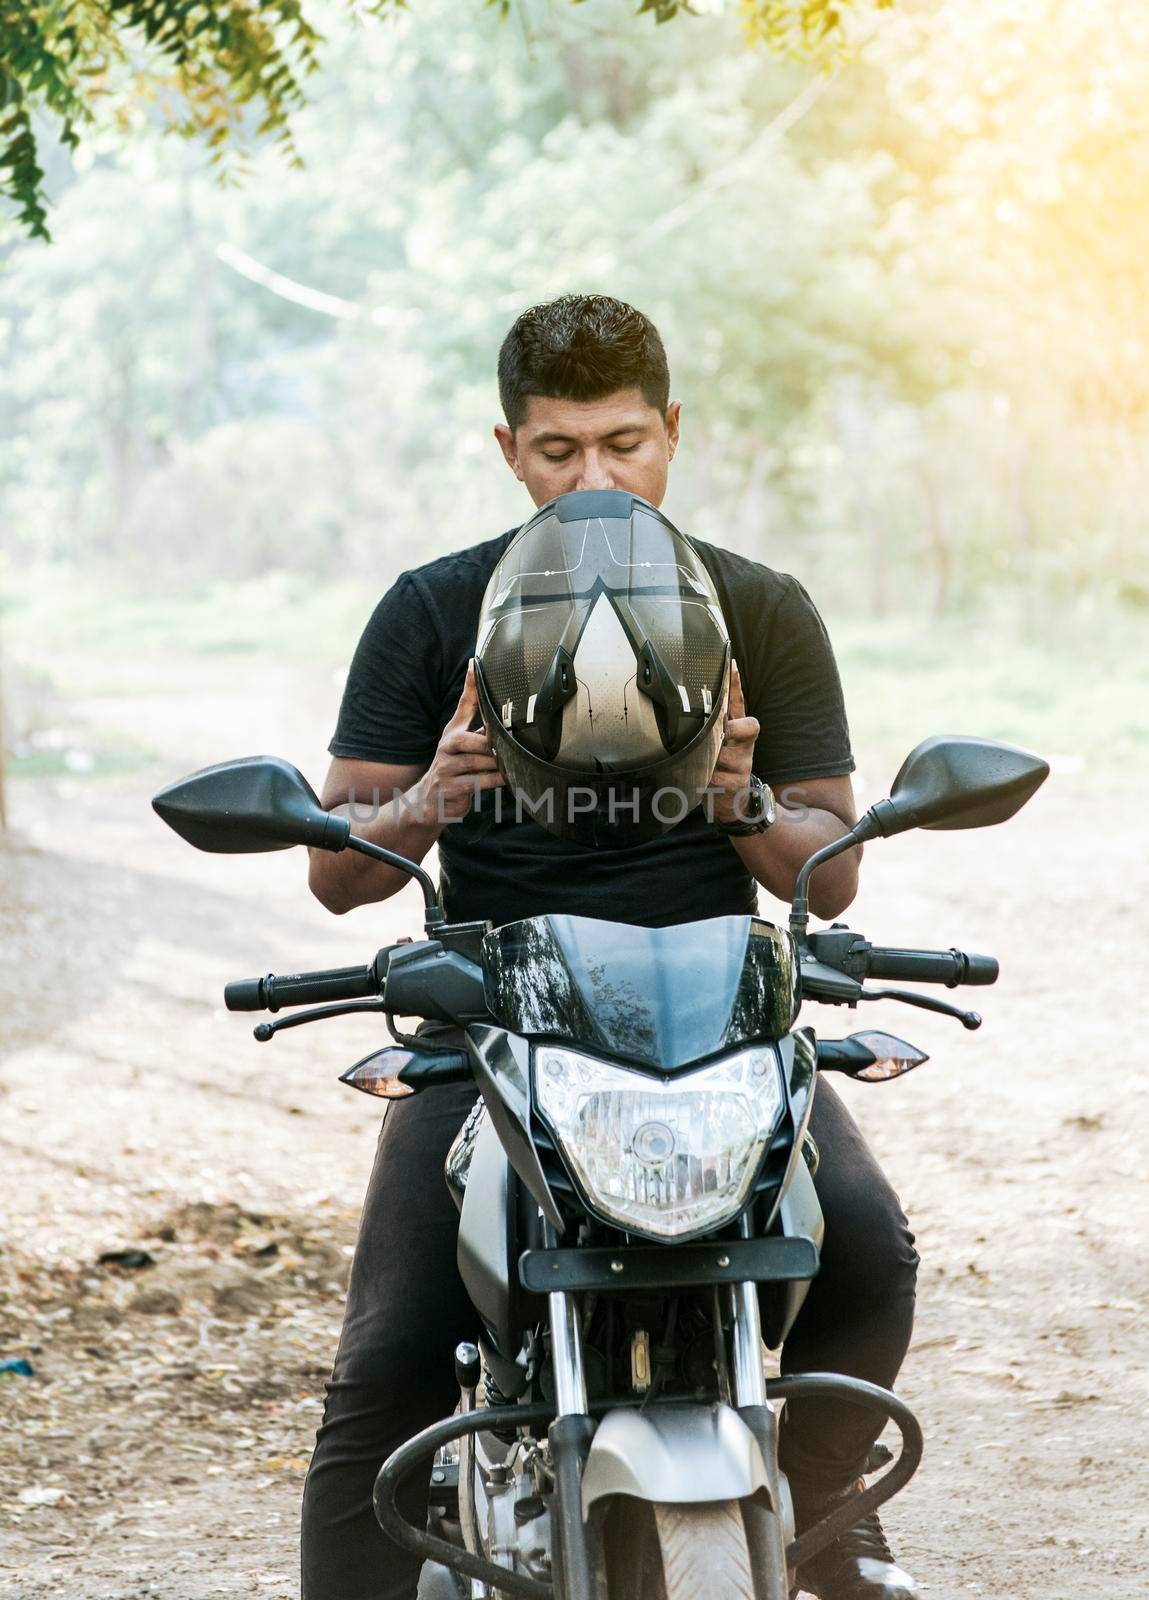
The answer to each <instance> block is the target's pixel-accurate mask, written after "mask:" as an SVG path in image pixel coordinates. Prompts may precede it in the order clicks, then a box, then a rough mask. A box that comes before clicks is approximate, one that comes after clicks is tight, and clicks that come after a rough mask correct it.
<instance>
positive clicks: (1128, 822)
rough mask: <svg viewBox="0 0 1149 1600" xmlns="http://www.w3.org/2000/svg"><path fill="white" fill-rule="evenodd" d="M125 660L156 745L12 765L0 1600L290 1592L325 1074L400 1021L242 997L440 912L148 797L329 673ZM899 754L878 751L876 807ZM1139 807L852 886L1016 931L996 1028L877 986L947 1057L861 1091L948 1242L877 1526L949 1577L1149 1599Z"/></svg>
mask: <svg viewBox="0 0 1149 1600" xmlns="http://www.w3.org/2000/svg"><path fill="white" fill-rule="evenodd" d="M240 668H242V677H241V678H240V677H238V676H237V674H238V673H239V671H240ZM138 677H139V675H138V674H137V675H136V677H135V678H131V679H129V678H125V680H124V683H123V684H122V685H121V686H120V690H119V696H120V698H119V701H118V702H117V706H116V715H117V717H118V718H120V719H121V720H124V719H126V718H129V717H130V719H131V722H132V725H133V727H136V728H139V729H143V730H144V732H145V734H146V739H147V742H148V743H149V744H150V745H151V747H152V748H153V749H155V750H156V751H157V752H158V753H159V759H158V762H157V764H156V765H154V766H153V767H152V768H150V769H148V770H147V771H145V772H143V773H142V774H138V775H136V776H133V777H122V778H104V779H87V780H85V779H81V778H75V779H72V778H68V779H63V780H60V779H55V780H38V781H36V782H33V781H32V780H22V781H20V782H18V783H15V784H13V785H12V793H11V810H12V813H13V817H12V821H13V832H12V833H11V834H10V835H9V836H8V837H7V838H6V839H4V840H3V842H2V843H0V874H2V880H0V881H2V889H0V941H2V951H3V967H2V974H3V986H4V991H5V992H4V994H3V1001H2V1005H3V1009H2V1011H0V1153H2V1160H3V1167H4V1174H5V1181H4V1185H3V1214H2V1223H0V1242H2V1246H3V1257H2V1260H0V1358H3V1357H24V1358H26V1359H27V1360H28V1361H29V1362H30V1363H31V1365H32V1367H33V1368H34V1375H33V1376H32V1377H23V1376H19V1375H11V1376H6V1377H4V1378H2V1379H0V1408H2V1409H3V1416H4V1427H3V1432H2V1434H0V1483H2V1489H0V1594H2V1595H4V1596H5V1597H11V1600H40V1597H42V1596H49V1595H52V1596H55V1595H60V1596H63V1595H66V1596H68V1597H69V1600H113V1597H114V1600H143V1597H145V1596H147V1597H154V1600H207V1597H211V1596H220V1595H223V1596H233V1595H234V1596H244V1595H261V1596H266V1597H268V1600H280V1597H284V1600H286V1597H288V1596H291V1595H292V1594H293V1593H294V1592H295V1568H296V1559H297V1557H296V1550H297V1543H296V1540H297V1533H296V1517H297V1506H298V1498H299V1490H300V1484H301V1481H302V1473H303V1469H304V1466H305V1463H306V1458H307V1455H308V1453H309V1450H310V1446H311V1440H312V1436H313V1432H314V1428H315V1425H316V1422H317V1420H318V1415H319V1411H320V1405H321V1395H322V1384H323V1379H324V1376H325V1375H326V1371H327V1367H328V1363H329V1360H330V1356H331V1353H332V1350H333V1346H334V1340H335V1336H336V1331H337V1328H338V1324H339V1318H340V1304H341V1293H342V1285H343V1281H344V1275H345V1272H346V1267H347V1261H348V1257H349V1253H350V1250H351V1246H352V1241H353V1239H354V1231H355V1223H356V1215H357V1207H358V1203H359V1200H360V1197H361V1194H362V1189H363V1185H364V1182H365V1179H366V1175H367V1172H368V1169H369V1165H370V1161H371V1156H372V1151H373V1145H374V1138H375V1132H376V1128H377V1125H378V1117H377V1113H376V1111H375V1109H374V1107H373V1105H372V1103H371V1102H369V1101H367V1100H366V1099H363V1098H362V1097H357V1096H355V1095H353V1094H351V1093H350V1092H349V1091H347V1090H345V1089H343V1088H341V1087H340V1086H339V1085H338V1084H337V1083H336V1082H335V1077H336V1074H337V1072H338V1071H340V1070H342V1068H343V1067H344V1066H345V1065H347V1064H348V1063H349V1062H351V1061H353V1060H355V1059H356V1058H357V1056H359V1055H361V1054H364V1053H365V1052H366V1051H367V1050H368V1049H369V1048H371V1047H372V1046H373V1045H374V1044H375V1042H376V1039H377V1030H376V1029H375V1027H373V1026H368V1025H367V1024H366V1023H364V1022H361V1021H356V1020H350V1019H349V1020H344V1021H340V1022H338V1023H333V1024H330V1025H327V1026H326V1027H317V1028H312V1029H307V1030H301V1031H299V1032H298V1033H294V1034H290V1033H289V1034H287V1035H285V1036H283V1037H281V1038H280V1039H278V1040H276V1042H275V1043H274V1044H272V1045H270V1046H257V1045H255V1044H254V1043H253V1042H252V1040H251V1038H250V1034H249V1032H248V1028H247V1026H246V1025H245V1023H244V1022H243V1020H242V1019H240V1018H236V1017H231V1016H228V1015H227V1014H226V1013H224V1012H223V1011H222V1009H221V1007H220V1000H219V996H220V989H221V985H222V984H223V982H224V981H225V980H226V979H227V978H231V977H236V976H242V975H250V974H253V973H258V972H263V971H267V970H274V969H278V970H288V969H290V968H292V967H298V966H324V965H331V966H334V965H339V964H343V963H350V962H352V961H357V960H362V959H365V958H366V957H367V956H368V955H369V954H370V952H371V951H373V950H374V949H375V948H376V947H377V946H378V945H379V944H380V943H381V942H383V941H385V940H386V939H387V938H389V937H394V936H395V934H396V933H397V932H402V931H409V932H412V933H417V932H418V929H419V915H418V903H417V901H416V899H415V898H414V896H413V895H412V893H411V891H406V892H405V893H404V895H403V896H402V897H401V899H400V900H398V901H393V902H390V903H389V904H388V905H387V906H385V907H383V908H381V909H374V910H368V911H360V912H356V913H353V914H352V915H351V916H350V917H348V918H346V919H342V920H336V919H333V918H331V917H329V916H327V915H326V914H325V913H324V912H323V911H322V910H321V909H320V908H319V907H318V906H316V905H315V904H314V903H313V902H312V901H310V899H309V897H308V895H307V892H306V889H305V886H304V882H303V862H302V860H301V859H300V858H299V856H298V855H297V854H296V853H293V852H287V853H283V854H279V855H268V856H261V857H248V858H244V857H233V858H226V857H208V856H203V855H199V854H196V853H194V852H192V851H190V850H189V849H187V848H186V847H184V846H182V845H180V843H179V842H178V841H177V840H176V839H175V838H174V836H172V835H169V834H167V832H166V830H164V829H163V828H162V827H161V826H160V825H159V824H158V823H157V822H155V821H154V819H153V818H152V817H151V814H150V812H149V811H148V809H147V806H146V800H147V797H148V796H149V795H150V794H151V793H152V792H153V791H154V789H155V788H157V787H158V786H159V784H160V783H161V782H163V781H165V780H166V779H167V778H168V777H171V776H175V775H177V774H178V773H180V772H182V771H187V770H190V769H191V768H192V767H194V766H196V765H199V764H204V763H206V762H208V761H210V760H214V759H220V758H222V757H224V756H227V755H234V754H241V753H248V752H250V751H253V750H260V749H274V750H277V751H279V752H281V753H283V754H286V755H289V756H290V757H292V758H293V759H295V760H297V761H298V762H299V764H300V765H301V766H303V767H304V769H305V770H307V771H308V772H309V773H311V774H312V775H313V776H315V777H318V776H319V775H320V774H321V772H322V767H323V759H324V758H323V756H322V746H323V739H324V736H325V733H326V729H327V723H328V721H329V720H330V716H331V710H332V706H333V702H334V691H333V690H332V687H331V685H330V683H326V682H324V683H319V684H315V683H312V682H310V681H309V680H307V679H306V678H305V677H304V675H303V673H302V671H301V670H300V669H299V668H288V667H287V666H285V665H283V664H272V663H267V664H261V663H259V662H258V661H256V662H242V663H239V662H237V661H234V660H232V659H230V658H227V657H222V656H221V657H219V658H216V659H215V660H213V661H211V662H209V663H208V664H207V665H206V666H205V665H204V663H202V662H201V664H200V667H199V675H198V678H197V683H196V689H195V693H194V694H192V693H190V692H189V691H186V689H185V688H184V686H183V684H182V683H181V680H180V675H179V670H178V664H175V663H168V664H166V665H165V664H164V663H162V662H160V663H157V664H156V666H155V668H154V670H151V671H150V672H149V681H150V682H151V685H152V687H151V689H150V690H149V693H148V694H147V695H146V696H144V695H141V694H140V693H139V691H138V690H136V689H134V688H132V687H131V684H133V683H135V682H137V681H138ZM237 682H242V684H243V690H244V693H243V698H242V700H240V699H239V697H238V696H237V694H236V685H237ZM106 709H107V708H106V706H105V707H104V708H103V710H105V711H106ZM87 710H88V712H89V713H90V714H91V715H92V716H97V715H99V714H101V707H100V706H98V705H96V704H94V703H93V704H92V705H90V706H89V707H88V708H87ZM915 731H916V729H915ZM901 753H902V752H900V751H883V752H878V751H864V752H863V754H864V757H865V759H864V763H863V767H864V783H865V790H864V792H865V794H866V798H867V799H872V798H875V797H876V795H877V793H878V792H879V790H880V788H881V785H882V783H883V782H884V780H885V779H886V778H887V777H888V775H889V773H890V772H891V771H892V770H893V766H894V764H895V762H894V760H893V758H894V757H896V756H898V755H900V754H901ZM1143 818H1144V800H1143V795H1142V793H1141V792H1140V790H1139V789H1138V788H1136V787H1135V786H1134V785H1132V784H1130V785H1129V787H1128V789H1127V790H1124V791H1123V790H1120V789H1119V790H1116V791H1114V790H1112V789H1111V788H1110V787H1109V786H1107V785H1103V784H1102V783H1101V782H1100V781H1099V780H1091V779H1090V778H1089V777H1088V776H1066V777H1064V778H1061V779H1056V778H1055V780H1054V781H1053V782H1051V783H1050V784H1049V785H1047V788H1046V790H1045V791H1044V792H1043V793H1042V794H1041V795H1040V796H1039V797H1038V799H1037V800H1036V801H1035V802H1034V803H1033V805H1032V807H1031V809H1030V811H1029V812H1028V813H1026V814H1024V815H1023V816H1022V817H1021V818H1019V819H1017V820H1016V821H1015V822H1014V823H1012V824H1010V825H1008V826H1007V827H1005V828H1002V829H1000V830H997V831H990V832H986V833H982V834H968V835H964V836H963V835H960V834H951V835H944V834H940V835H921V836H916V837H910V838H907V839H902V840H896V841H891V842H890V843H888V844H885V845H880V846H874V847H871V850H870V852H869V855H868V858H867V862H866V870H865V887H864V890H863V893H862V895H861V896H860V898H859V901H858V903H857V904H856V906H855V907H854V908H853V910H852V912H851V922H852V924H853V925H854V926H857V927H860V928H863V929H865V930H866V932H867V933H868V934H869V935H870V936H871V937H873V938H875V939H877V940H879V941H886V942H890V943H907V944H913V943H919V944H925V945H942V946H944V945H948V944H950V943H954V944H957V945H959V946H963V947H965V948H971V949H974V950H989V951H992V952H994V953H996V954H999V955H1000V956H1001V958H1002V967H1003V974H1002V981H1001V983H1000V985H999V986H998V988H997V989H996V990H989V991H982V993H981V996H980V997H979V999H981V1000H982V1002H983V1003H982V1009H983V1010H984V1013H985V1017H986V1023H985V1027H984V1028H983V1030H982V1032H981V1033H980V1034H968V1033H964V1032H963V1031H962V1030H961V1029H960V1028H959V1027H958V1026H957V1025H956V1024H953V1023H949V1022H946V1021H943V1020H941V1019H935V1018H931V1017H927V1016H925V1015H923V1014H922V1013H918V1012H910V1011H907V1010H905V1009H902V1008H898V1007H895V1006H893V1005H889V1006H886V1007H882V1008H878V1007H874V1008H873V1011H872V1013H870V1014H868V1015H867V1018H866V1021H867V1022H868V1023H869V1024H870V1025H885V1026H888V1027H890V1028H891V1029H893V1031H896V1032H899V1033H904V1034H905V1035H906V1036H907V1037H909V1038H912V1039H914V1040H915V1041H917V1042H919V1043H921V1044H922V1045H924V1046H925V1048H927V1049H928V1050H930V1051H931V1054H932V1057H933V1059H932V1061H931V1062H930V1064H929V1065H928V1066H926V1067H925V1068H924V1069H923V1070H921V1071H920V1072H918V1073H917V1074H915V1075H913V1076H912V1077H910V1078H909V1079H907V1080H905V1081H904V1082H902V1083H898V1084H893V1085H890V1086H888V1087H885V1088H877V1089H870V1090H858V1089H853V1090H852V1091H851V1095H850V1098H851V1103H852V1104H853V1106H854V1108H855V1110H856V1113H857V1115H858V1116H859V1118H860V1119H861V1120H862V1122H863V1123H864V1125H865V1127H866V1129H867V1131H868V1133H869V1134H870V1136H871V1138H872V1140H873V1142H874V1144H875V1145H876V1147H877V1149H878V1150H879V1152H880V1154H881V1156H882V1158H883V1161H884V1163H885V1165H886V1167H887V1170H888V1171H889V1172H890V1174H891V1175H892V1177H893V1179H894V1181H895V1183H896V1185H897V1187H898V1189H899V1192H900V1193H901V1195H902V1197H903V1200H904V1202H905V1204H906V1207H907V1209H908V1211H909V1213H910V1216H911V1219H912V1220H913V1222H914V1225H915V1227H916V1230H917V1234H918V1241H919V1248H920V1249H921V1252H922V1256H923V1269H922V1276H921V1280H920V1293H919V1321H918V1330H917V1337H916V1340H915V1344H914V1348H913V1350H912V1352H911V1355H910V1358H909V1361H908V1363H907V1366H906V1369H905V1373H904V1380H903V1384H902V1389H903V1392H904V1394H905V1395H906V1397H907V1398H908V1399H909V1401H910V1402H911V1404H913V1405H914V1407H915V1408H916V1410H917V1411H918V1414H919V1416H920V1417H921V1419H922V1422H923V1424H924V1428H925V1433H926V1458H925V1462H924V1465H923V1467H922V1470H921V1472H920V1474H919V1476H918V1478H917V1479H916V1480H915V1482H914V1483H913V1484H912V1485H911V1487H910V1489H909V1490H908V1491H907V1492H906V1493H905V1494H904V1495H903V1496H902V1497H901V1499H900V1500H899V1501H897V1502H895V1504H894V1506H893V1507H891V1509H890V1511H889V1513H888V1516H887V1523H888V1527H889V1530H890V1532H891V1536H892V1539H893V1541H894V1543H895V1546H896V1548H897V1549H898V1551H899V1554H900V1555H901V1556H902V1558H903V1560H904V1562H905V1564H906V1565H907V1566H908V1567H909V1568H910V1570H911V1571H913V1572H915V1573H916V1574H918V1575H919V1576H920V1578H921V1580H922V1582H923V1585H924V1586H925V1588H926V1592H927V1594H928V1595H929V1596H930V1597H931V1600H957V1597H959V1596H968V1595H985V1596H995V1597H999V1600H1002V1597H1006V1596H1008V1597H1009V1600H1080V1597H1081V1596H1083V1595H1086V1594H1088V1595H1090V1596H1096V1597H1098V1600H1144V1596H1145V1594H1146V1593H1147V1592H1149V1534H1147V1526H1149V1470H1147V1468H1146V1465H1145V1452H1146V1446H1145V1440H1146V1438H1147V1437H1149V1331H1147V1328H1146V1313H1145V1283H1146V1269H1147V1267H1149V1260H1147V1257H1149V1175H1147V1169H1146V1163H1145V1151H1146V1133H1145V1118H1144V1109H1143V1108H1144V1104H1145V1091H1146V1089H1149V1065H1147V1064H1146V1060H1145V1047H1144V1040H1145V1039H1146V1038H1147V1037H1149V1007H1147V1005H1146V1000H1145V993H1144V988H1145V986H1144V983H1143V981H1141V977H1140V975H1141V974H1143V972H1144V956H1143V952H1144V949H1145V947H1146V942H1147V935H1149V920H1147V915H1146V909H1145V908H1146V904H1147V902H1149V863H1147V859H1146V850H1145V826H1144V821H1143ZM822 1020H823V1026H824V1027H825V1029H826V1031H827V1032H829V1033H833V1032H835V1031H839V1030H838V1029H837V1028H836V1027H835V1026H834V1018H833V1016H832V1015H825V1016H824V1018H823V1019H822ZM842 1031H844V1030H842ZM102 1256H103V1257H104V1258H105V1259H104V1260H103V1261H101V1260H100V1258H101V1257H102Z"/></svg>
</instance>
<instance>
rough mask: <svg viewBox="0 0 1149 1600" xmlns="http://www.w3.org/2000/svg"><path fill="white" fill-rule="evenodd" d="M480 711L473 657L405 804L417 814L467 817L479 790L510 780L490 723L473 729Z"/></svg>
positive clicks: (441, 819) (439, 820)
mask: <svg viewBox="0 0 1149 1600" xmlns="http://www.w3.org/2000/svg"><path fill="white" fill-rule="evenodd" d="M478 710H479V692H478V689H477V688H476V686H475V662H474V658H472V659H471V660H470V661H468V663H467V677H466V681H465V682H464V684H463V692H462V694H461V695H460V696H459V703H458V705H457V706H456V707H455V710H454V712H453V714H452V716H451V720H450V722H448V724H447V726H446V727H445V728H444V729H443V732H442V734H441V735H440V738H439V745H438V748H437V749H436V751H435V754H434V757H433V758H432V761H431V765H430V766H429V767H428V768H427V771H426V772H425V773H424V774H423V776H422V777H421V778H420V779H419V782H418V783H417V784H415V786H414V787H413V788H412V789H411V790H410V791H409V792H408V794H407V800H406V803H407V804H408V805H409V806H410V808H411V810H412V811H413V812H414V814H415V815H416V816H418V817H421V818H422V820H423V821H424V822H426V823H429V824H431V825H432V826H440V827H441V826H442V825H443V824H444V823H448V822H452V821H457V820H458V819H459V818H460V817H465V816H466V814H467V812H468V811H469V810H470V807H471V803H472V801H473V800H474V799H475V797H476V794H477V793H478V791H480V790H483V789H497V788H499V787H500V786H501V785H502V784H503V782H504V781H505V780H504V778H503V775H502V773H501V772H500V771H499V764H498V762H497V761H496V760H495V755H494V751H493V750H492V749H491V741H490V739H489V738H488V736H487V730H486V728H480V729H479V731H478V732H477V733H471V732H469V731H468V730H469V729H470V726H471V723H472V722H473V721H474V720H475V717H476V715H477V714H478Z"/></svg>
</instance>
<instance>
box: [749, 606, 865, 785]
mask: <svg viewBox="0 0 1149 1600" xmlns="http://www.w3.org/2000/svg"><path fill="white" fill-rule="evenodd" d="M759 637H760V639H761V650H760V653H759V654H758V656H757V659H756V660H755V661H754V662H753V686H752V691H751V693H750V694H749V695H748V705H747V709H748V711H749V712H750V714H751V715H752V716H755V717H757V718H758V721H759V723H760V724H761V731H760V733H759V735H758V742H757V744H756V745H755V747H754V771H755V772H756V773H757V774H758V776H759V777H760V778H763V779H765V781H766V782H767V783H769V784H770V785H771V786H772V787H774V788H777V787H778V785H779V784H786V783H797V782H799V781H801V780H802V779H804V778H838V777H843V776H845V775H846V774H847V773H850V772H853V770H854V757H853V753H852V751H851V749H850V730H849V727H848V725H847V722H846V707H845V703H844V701H843V699H842V684H841V680H840V678H839V677H838V666H837V662H836V661H835V660H834V651H833V649H832V647H831V645H830V636H829V634H828V633H827V632H826V626H825V623H824V622H823V621H822V619H821V617H820V616H819V615H818V611H817V608H816V607H815V605H814V602H813V601H812V600H811V599H810V596H809V595H808V594H807V593H806V591H805V589H803V587H802V585H801V584H800V583H799V582H798V581H797V579H795V578H787V579H786V580H785V588H784V589H783V591H782V594H781V595H780V596H779V598H778V601H777V604H776V605H775V607H774V611H773V614H772V616H771V617H770V620H769V622H768V624H767V626H766V628H765V629H764V630H763V633H762V634H761V635H760V636H759ZM739 665H740V666H741V663H739Z"/></svg>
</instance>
